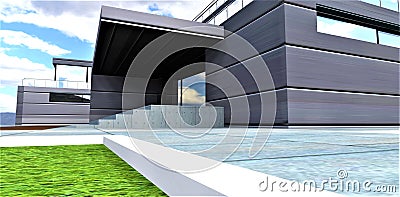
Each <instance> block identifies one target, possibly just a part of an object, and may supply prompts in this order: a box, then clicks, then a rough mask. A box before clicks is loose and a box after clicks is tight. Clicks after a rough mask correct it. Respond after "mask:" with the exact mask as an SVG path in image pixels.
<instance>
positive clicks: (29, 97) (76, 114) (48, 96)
mask: <svg viewBox="0 0 400 197" xmlns="http://www.w3.org/2000/svg"><path fill="white" fill-rule="evenodd" d="M53 65H54V70H55V71H54V80H49V79H24V80H23V82H22V86H18V94H17V111H16V125H38V124H42V125H49V124H57V125H59V124H81V123H82V124H83V123H89V109H90V87H89V77H90V76H89V75H90V74H89V68H90V67H92V62H91V61H82V60H71V59H61V58H53ZM61 65H62V66H78V67H85V68H86V77H85V78H86V79H84V80H82V81H66V80H61V81H60V80H57V66H61ZM61 74H62V73H61Z"/></svg>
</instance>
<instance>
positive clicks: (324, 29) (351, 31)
mask: <svg viewBox="0 0 400 197" xmlns="http://www.w3.org/2000/svg"><path fill="white" fill-rule="evenodd" d="M317 31H318V32H320V33H326V34H331V35H335V36H341V37H345V38H351V39H356V40H362V41H366V42H372V43H376V42H377V38H376V30H375V29H372V28H368V27H363V26H360V25H355V24H352V23H346V22H342V21H338V20H333V19H329V18H325V17H321V16H318V17H317Z"/></svg>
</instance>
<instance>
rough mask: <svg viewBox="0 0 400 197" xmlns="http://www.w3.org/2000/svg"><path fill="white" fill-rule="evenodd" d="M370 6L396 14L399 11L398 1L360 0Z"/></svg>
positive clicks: (399, 2) (399, 3)
mask: <svg viewBox="0 0 400 197" xmlns="http://www.w3.org/2000/svg"><path fill="white" fill-rule="evenodd" d="M360 1H363V2H366V3H369V4H372V5H376V6H379V7H383V8H386V9H389V10H393V11H396V12H399V11H400V1H399V0H360Z"/></svg>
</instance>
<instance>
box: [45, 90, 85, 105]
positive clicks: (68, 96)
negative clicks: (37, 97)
mask: <svg viewBox="0 0 400 197" xmlns="http://www.w3.org/2000/svg"><path fill="white" fill-rule="evenodd" d="M49 102H71V103H90V95H88V94H73V93H54V92H50V97H49Z"/></svg>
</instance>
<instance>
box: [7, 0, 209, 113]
mask: <svg viewBox="0 0 400 197" xmlns="http://www.w3.org/2000/svg"><path fill="white" fill-rule="evenodd" d="M209 2H210V0H206V1H163V0H161V1H126V0H125V1H107V2H98V1H31V0H1V1H0V80H1V81H0V99H1V102H0V112H15V106H16V93H17V86H18V85H21V80H22V79H23V78H38V79H53V77H54V70H53V66H52V63H51V62H52V58H53V57H61V58H72V59H82V60H92V58H93V53H94V46H95V40H96V34H97V26H98V17H99V14H100V8H101V5H108V6H113V7H120V8H125V9H130V10H136V11H141V12H147V13H153V14H158V15H164V16H169V17H176V18H181V19H188V20H191V19H192V18H194V17H195V15H196V14H198V13H199V12H200V11H201V10H202V9H203V8H204V7H205V6H206V5H207V4H208V3H209ZM77 73H78V74H77ZM81 73H82V74H83V73H84V72H79V71H77V70H76V69H75V70H74V69H64V70H63V71H62V72H59V73H58V75H59V76H60V77H62V78H63V79H66V80H77V79H81V80H84V76H82V74H81Z"/></svg>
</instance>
